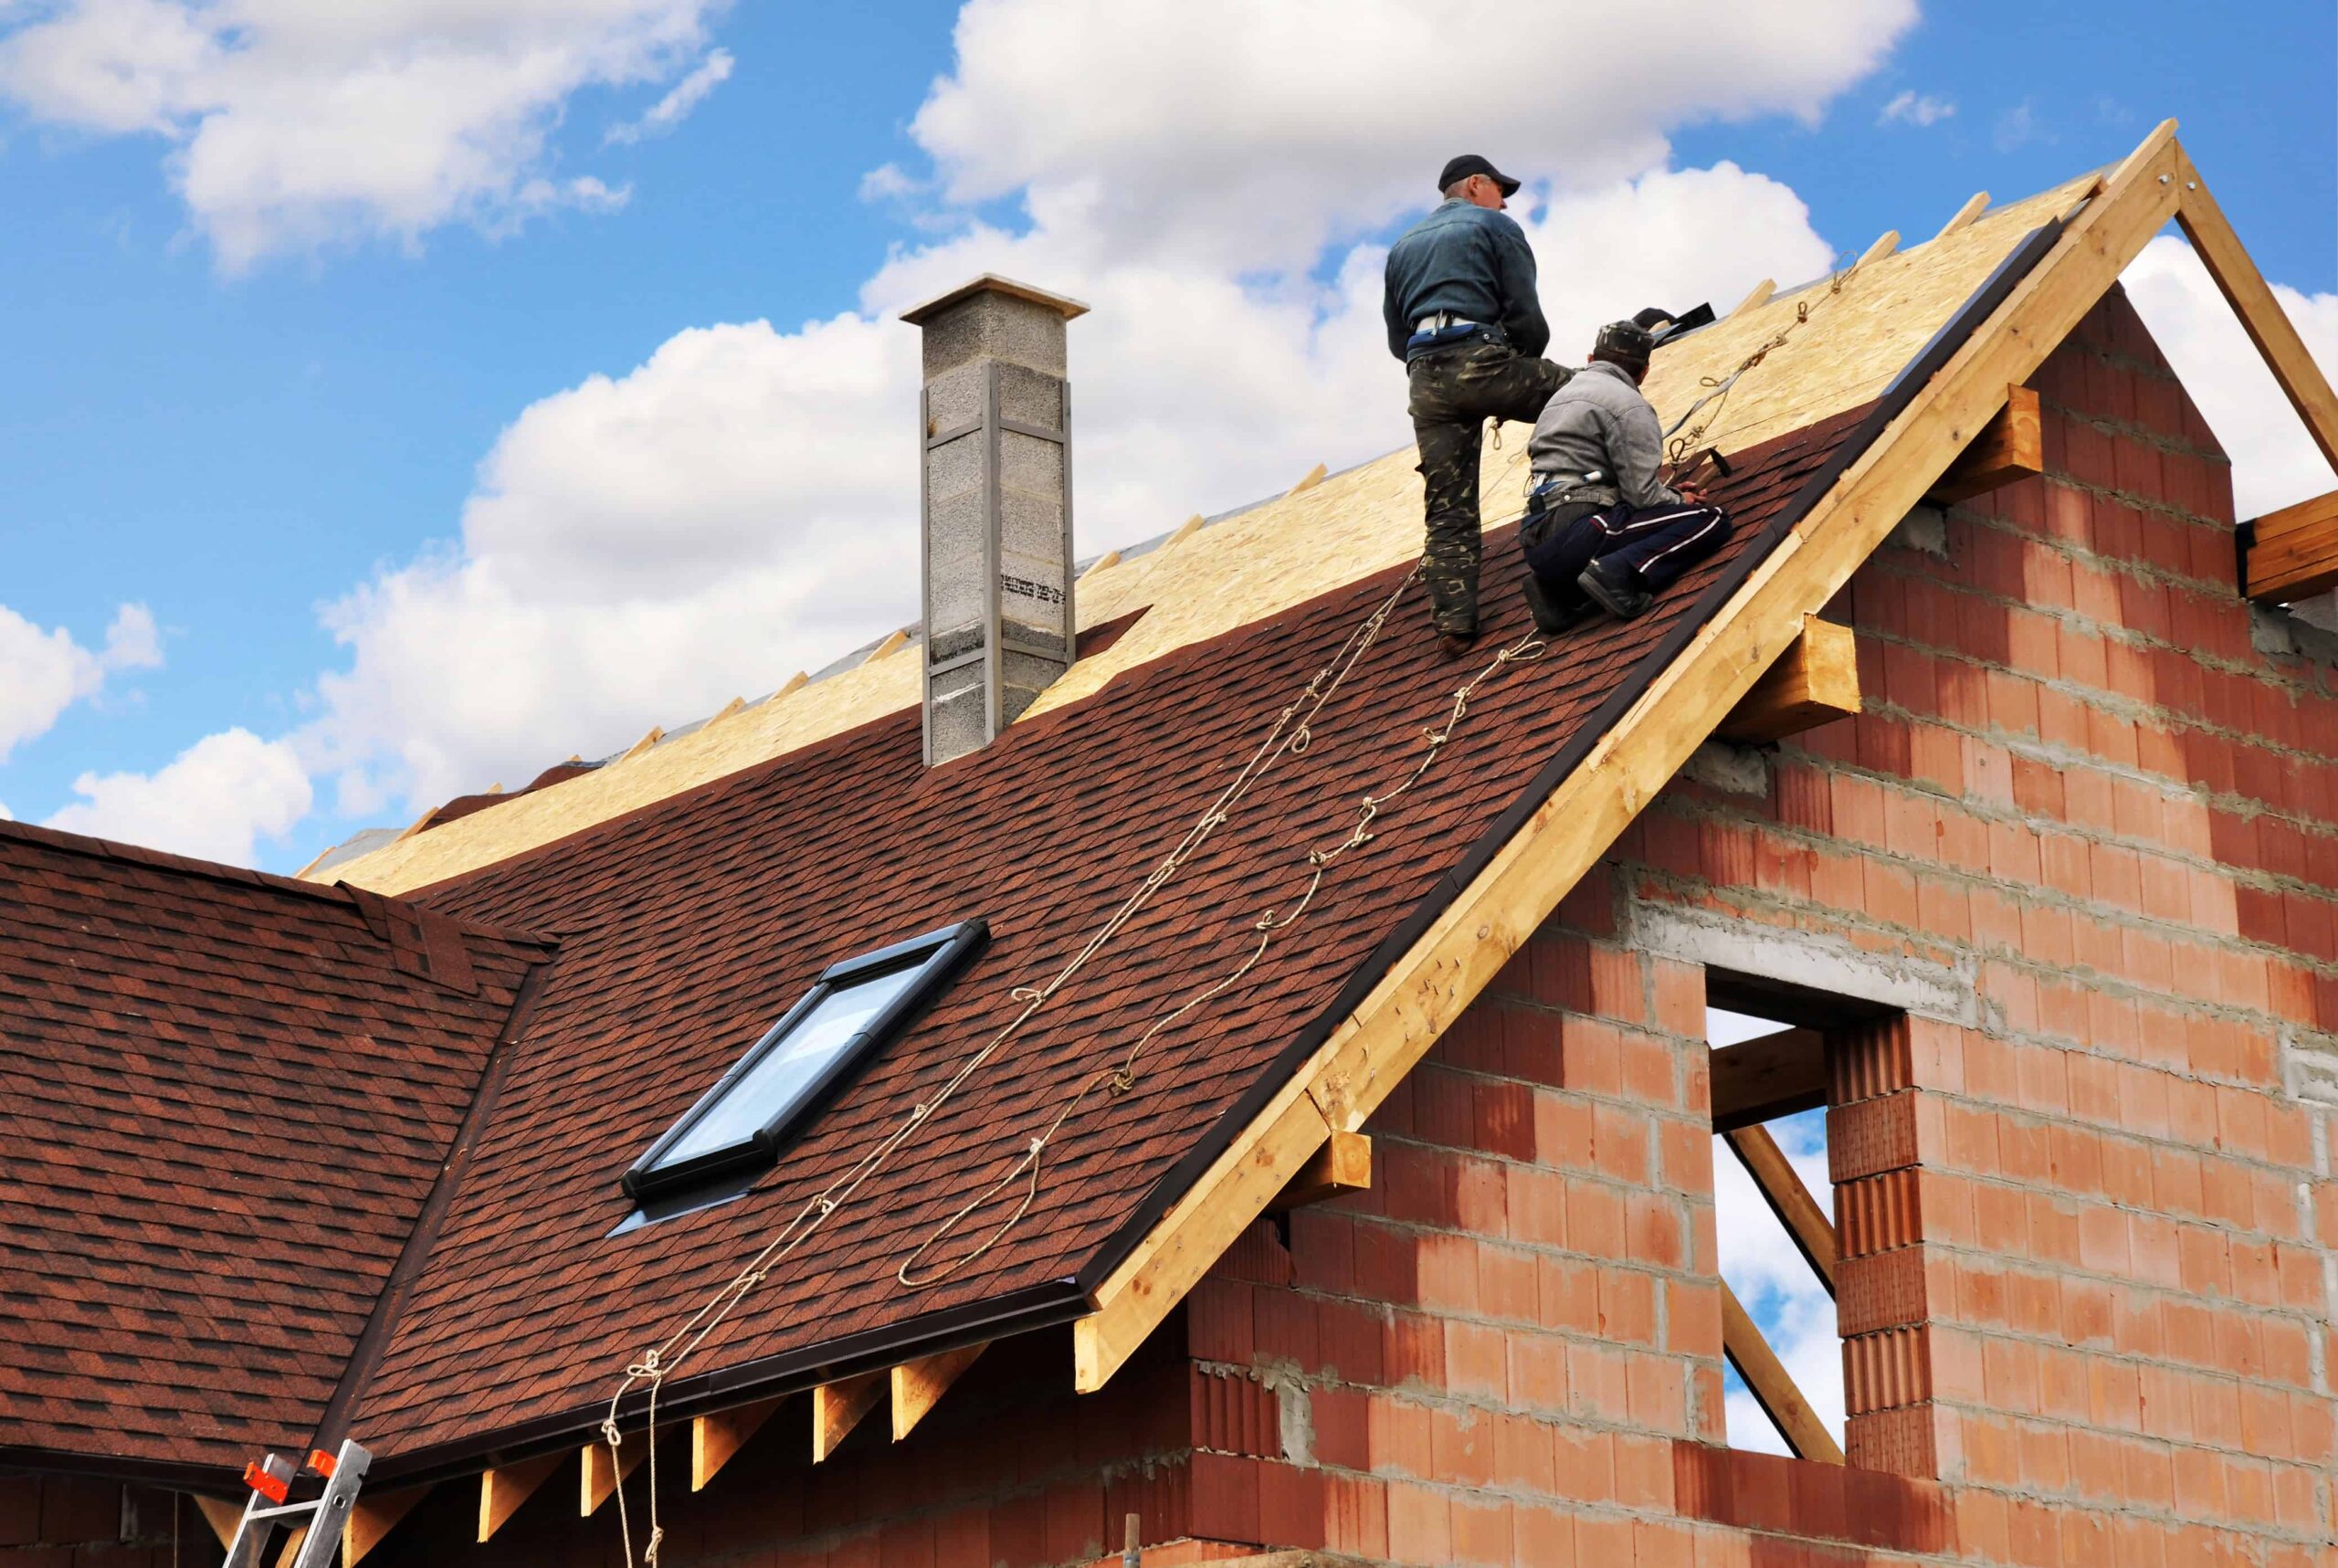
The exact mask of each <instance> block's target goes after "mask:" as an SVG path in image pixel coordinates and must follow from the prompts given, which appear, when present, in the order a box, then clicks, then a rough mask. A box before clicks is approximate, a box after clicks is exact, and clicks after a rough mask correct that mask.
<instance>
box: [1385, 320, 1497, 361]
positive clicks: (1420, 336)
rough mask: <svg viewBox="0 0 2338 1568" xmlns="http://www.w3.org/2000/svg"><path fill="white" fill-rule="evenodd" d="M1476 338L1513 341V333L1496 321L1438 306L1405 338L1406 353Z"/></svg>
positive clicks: (1439, 347)
mask: <svg viewBox="0 0 2338 1568" xmlns="http://www.w3.org/2000/svg"><path fill="white" fill-rule="evenodd" d="M1475 338H1483V339H1485V340H1486V341H1487V342H1493V343H1506V342H1510V334H1509V333H1508V332H1506V331H1502V330H1501V326H1500V325H1498V324H1497V323H1495V322H1492V321H1468V320H1466V319H1464V318H1462V317H1460V316H1457V315H1455V314H1454V313H1453V312H1452V311H1450V310H1437V311H1433V312H1431V313H1430V314H1428V315H1426V316H1423V317H1422V318H1421V319H1420V320H1419V321H1415V322H1414V323H1413V335H1412V336H1411V337H1409V338H1406V340H1405V354H1406V357H1407V358H1410V357H1411V356H1412V355H1414V354H1416V353H1421V352H1423V351H1424V350H1427V349H1443V348H1451V347H1452V346H1453V345H1455V344H1456V343H1466V342H1470V341H1471V340H1472V339H1475Z"/></svg>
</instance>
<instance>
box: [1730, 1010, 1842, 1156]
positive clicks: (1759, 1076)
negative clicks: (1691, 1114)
mask: <svg viewBox="0 0 2338 1568" xmlns="http://www.w3.org/2000/svg"><path fill="white" fill-rule="evenodd" d="M1711 1079H1712V1105H1713V1131H1716V1132H1728V1131H1734V1130H1735V1129H1737V1128H1740V1127H1751V1126H1752V1125H1753V1123H1755V1122H1757V1121H1774V1120H1775V1119H1776V1118H1778V1117H1781V1116H1792V1115H1794V1114H1795V1113H1796V1111H1801V1110H1817V1108H1818V1107H1820V1106H1822V1105H1824V1104H1826V1103H1827V1042H1826V1039H1825V1038H1824V1037H1822V1036H1821V1035H1820V1034H1819V1033H1818V1031H1817V1030H1816V1029H1785V1030H1781V1031H1780V1032H1779V1033H1777V1034H1775V1035H1764V1036H1763V1037H1761V1038H1760V1039H1757V1040H1743V1041H1741V1042H1739V1043H1738V1044H1736V1045H1733V1046H1715V1047H1713V1049H1712V1057H1711Z"/></svg>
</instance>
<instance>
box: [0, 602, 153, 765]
mask: <svg viewBox="0 0 2338 1568" xmlns="http://www.w3.org/2000/svg"><path fill="white" fill-rule="evenodd" d="M162 662H163V651H162V638H161V637H160V635H159V634H158V633H157V632H156V630H155V627H154V617H153V614H152V613H150V612H149V611H148V610H147V608H146V606H145V605H122V606H121V608H120V609H119V610H117V611H115V612H114V617H113V624H112V625H111V626H108V627H107V628H106V640H105V646H104V647H101V648H99V649H98V650H96V651H94V652H93V651H91V650H90V649H89V648H85V647H82V646H81V645H80V644H79V643H78V642H76V641H74V640H73V634H72V633H70V632H68V631H67V630H66V629H65V628H64V627H63V626H57V627H54V628H52V629H50V630H47V631H43V630H42V629H41V628H40V627H39V626H35V625H34V624H33V623H32V622H31V621H28V620H26V618H25V617H24V616H20V615H18V614H16V611H14V610H11V609H9V608H8V607H7V606H6V605H0V762H5V761H7V759H8V753H9V752H12V751H14V750H15V749H16V747H17V746H20V745H22V744H23V743H24V742H26V741H30V740H35V739H37V738H38V737H39V736H42V735H45V734H47V732H48V731H49V729H50V727H51V726H53V725H54V724H55V723H56V722H57V721H58V718H59V717H61V716H62V715H63V714H64V712H65V710H67V709H68V708H70V707H71V706H72V705H73V704H74V703H76V702H79V701H83V700H88V699H90V698H92V697H95V696H97V695H98V693H99V691H100V689H103V687H104V686H105V683H106V678H107V677H108V676H109V675H111V674H114V673H116V672H118V671H121V670H126V669H152V668H155V667H157V666H159V665H160V664H161V663H162Z"/></svg>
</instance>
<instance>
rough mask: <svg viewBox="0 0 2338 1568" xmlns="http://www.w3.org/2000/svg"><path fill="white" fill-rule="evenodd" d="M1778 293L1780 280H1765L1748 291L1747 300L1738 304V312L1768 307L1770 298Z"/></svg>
mask: <svg viewBox="0 0 2338 1568" xmlns="http://www.w3.org/2000/svg"><path fill="white" fill-rule="evenodd" d="M1777 291H1778V280H1777V279H1775V278H1764V279H1762V280H1761V281H1760V282H1759V283H1756V284H1754V285H1753V288H1752V289H1748V290H1746V294H1745V298H1744V299H1743V300H1739V301H1738V302H1737V310H1753V309H1755V308H1756V307H1758V306H1762V305H1766V304H1768V303H1769V302H1770V296H1771V295H1773V294H1775V293H1776V292H1777ZM1737 310H1732V311H1731V312H1730V314H1731V315H1732V316H1734V315H1735V314H1737Z"/></svg>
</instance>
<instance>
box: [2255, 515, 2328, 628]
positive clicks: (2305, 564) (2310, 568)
mask: <svg viewBox="0 0 2338 1568" xmlns="http://www.w3.org/2000/svg"><path fill="white" fill-rule="evenodd" d="M2240 537H2241V560H2242V561H2243V562H2244V563H2245V565H2244V566H2243V569H2242V570H2243V575H2244V576H2245V578H2246V579H2247V580H2246V581H2245V582H2244V583H2243V584H2242V585H2241V592H2242V593H2243V594H2244V595H2247V596H2248V597H2249V598H2251V599H2254V600H2256V601H2257V602H2258V603H2259V604H2261V605H2286V604H2289V603H2290V602H2291V601H2292V600H2296V599H2302V598H2304V597H2306V596H2307V595H2310V594H2319V593H2321V592H2322V590H2323V589H2325V588H2329V587H2332V586H2333V585H2338V490H2331V491H2328V492H2327V493H2325V494H2322V495H2318V496H2315V497H2314V498H2313V499H2312V500H2301V501H2300V502H2298V503H2297V505H2295V506H2285V507H2283V508H2282V509H2281V510H2279V511H2269V512H2267V513H2266V514H2265V515H2264V516H2263V517H2260V518H2259V519H2257V521H2254V522H2245V523H2243V524H2241V535H2240Z"/></svg>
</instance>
